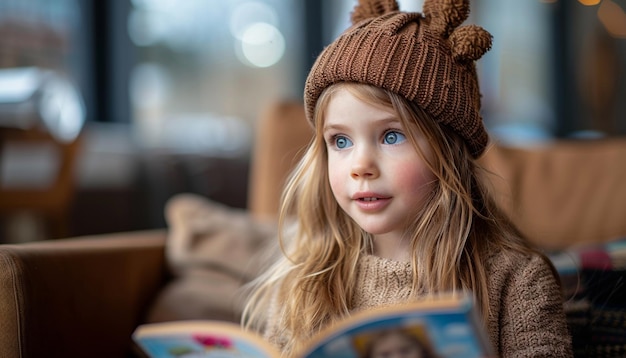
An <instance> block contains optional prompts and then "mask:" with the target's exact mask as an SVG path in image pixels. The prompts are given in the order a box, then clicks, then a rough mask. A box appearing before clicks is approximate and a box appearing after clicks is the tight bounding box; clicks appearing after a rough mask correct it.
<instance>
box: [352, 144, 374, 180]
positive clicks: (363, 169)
mask: <svg viewBox="0 0 626 358" xmlns="http://www.w3.org/2000/svg"><path fill="white" fill-rule="evenodd" d="M350 175H351V176H352V178H354V179H359V178H360V179H374V178H377V177H378V175H379V169H378V165H377V164H376V159H375V157H374V156H373V155H372V153H370V152H369V151H367V150H358V151H355V153H354V160H353V161H352V168H351V170H350Z"/></svg>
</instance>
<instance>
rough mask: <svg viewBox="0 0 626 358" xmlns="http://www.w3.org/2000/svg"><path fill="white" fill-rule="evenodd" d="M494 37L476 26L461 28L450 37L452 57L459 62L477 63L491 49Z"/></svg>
mask: <svg viewBox="0 0 626 358" xmlns="http://www.w3.org/2000/svg"><path fill="white" fill-rule="evenodd" d="M492 38H493V37H492V36H491V34H490V33H489V32H487V30H485V29H483V28H482V27H480V26H476V25H467V26H462V27H459V28H458V29H456V30H454V31H453V32H452V34H451V35H450V38H449V40H450V46H451V48H452V57H453V58H454V59H455V60H456V61H457V62H468V61H476V60H478V59H479V58H481V57H482V56H483V55H484V54H485V52H487V51H489V49H491V40H492Z"/></svg>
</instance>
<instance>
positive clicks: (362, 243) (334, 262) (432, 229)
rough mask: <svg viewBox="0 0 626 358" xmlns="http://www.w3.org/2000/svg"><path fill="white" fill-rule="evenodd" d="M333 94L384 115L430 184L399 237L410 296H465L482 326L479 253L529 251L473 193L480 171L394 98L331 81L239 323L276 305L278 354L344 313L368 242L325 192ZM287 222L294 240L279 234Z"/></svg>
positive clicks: (447, 135) (484, 196)
mask: <svg viewBox="0 0 626 358" xmlns="http://www.w3.org/2000/svg"><path fill="white" fill-rule="evenodd" d="M339 89H347V90H349V91H350V92H351V93H352V94H353V95H355V96H357V98H359V99H361V100H363V101H366V102H367V103H371V104H373V105H375V106H383V107H386V108H393V110H394V111H395V112H396V113H397V114H398V117H399V119H400V120H401V122H402V125H403V127H404V128H405V130H406V131H407V133H408V134H409V135H408V136H407V138H409V140H411V142H412V144H413V146H414V147H415V149H416V150H417V151H418V153H420V155H421V156H422V158H424V160H426V161H427V165H428V166H429V167H430V169H431V170H432V172H433V173H434V174H435V176H436V178H437V183H436V184H435V185H433V191H432V192H431V195H430V196H429V197H428V198H427V200H426V204H425V205H424V208H423V210H422V211H421V212H420V214H419V215H418V217H416V218H414V230H413V231H412V232H410V233H407V235H409V237H410V238H411V248H412V255H411V261H412V267H413V283H412V292H413V294H414V295H415V297H418V296H424V295H435V294H437V293H442V292H451V291H452V292H454V291H461V290H463V291H465V290H469V291H471V292H473V294H474V295H475V297H476V300H477V302H478V303H479V307H480V309H481V312H482V315H483V317H484V319H485V322H486V319H487V316H488V314H489V302H488V292H487V291H488V287H487V282H488V278H487V272H486V267H485V262H487V258H488V257H487V256H488V255H489V252H492V250H493V249H496V250H497V249H504V251H507V252H508V251H511V250H512V251H513V252H523V253H529V252H531V251H532V252H534V251H533V250H532V249H531V248H530V247H529V246H528V245H527V244H526V242H525V241H524V240H523V238H522V236H521V234H520V233H519V232H518V230H517V229H516V228H515V227H514V225H513V224H512V223H511V221H510V220H509V219H508V218H507V217H506V216H505V215H504V214H503V213H502V211H501V210H500V209H498V208H497V206H496V205H495V203H494V201H493V200H492V198H491V196H490V194H489V193H488V192H487V190H486V188H485V186H484V185H483V180H482V179H481V176H482V175H483V172H482V170H481V169H480V167H479V166H478V165H477V163H476V161H475V160H474V159H473V158H472V156H471V154H470V152H469V151H468V149H467V148H466V146H465V144H464V143H463V141H462V139H460V137H458V136H457V135H456V134H455V133H454V132H452V131H451V130H449V129H448V128H446V127H445V126H443V125H440V124H438V123H436V122H435V121H434V120H433V119H432V118H431V117H430V116H428V115H427V114H426V113H424V112H423V111H422V110H421V109H420V108H419V107H418V106H417V105H415V104H414V103H412V102H409V101H407V100H405V99H404V98H402V97H401V96H398V95H396V94H394V93H391V92H388V91H385V90H382V89H379V88H376V87H372V86H369V85H363V84H354V83H339V84H335V85H333V86H330V87H329V88H327V89H326V90H325V92H324V93H323V94H322V95H321V96H320V98H319V100H318V102H317V106H316V110H315V128H316V130H315V131H316V133H315V136H314V138H313V139H312V141H311V143H310V144H309V146H308V149H307V151H306V153H305V154H304V156H303V158H302V160H301V161H300V162H299V164H298V165H297V167H296V168H295V169H294V171H293V172H292V174H291V176H290V178H289V180H288V182H287V184H286V187H285V189H284V192H283V197H282V205H281V209H280V213H279V226H280V228H281V230H279V231H280V232H281V233H282V234H281V235H279V242H280V243H281V248H282V251H283V253H284V257H283V258H282V259H280V260H279V261H278V262H277V263H276V264H275V265H274V266H272V268H271V269H270V270H268V271H267V272H266V273H265V274H264V275H262V276H261V277H259V278H258V279H257V280H256V281H255V282H254V283H253V286H254V291H253V294H252V295H251V297H250V299H249V301H248V304H247V306H246V309H245V310H244V317H243V320H244V323H245V325H246V326H247V327H257V328H258V327H259V326H262V324H263V322H264V320H265V319H266V318H267V317H266V315H267V310H268V307H270V303H271V302H272V301H274V302H280V312H277V313H278V314H279V316H278V317H279V322H280V326H279V329H280V330H283V332H279V335H282V336H285V337H288V340H287V342H285V344H286V346H285V350H286V351H291V352H293V351H297V350H298V349H299V348H301V345H302V343H303V342H304V341H305V340H306V339H307V338H309V337H310V336H311V335H312V334H314V333H315V332H317V331H319V330H320V329H321V328H323V327H324V326H326V325H327V324H329V323H332V322H335V321H337V320H340V319H341V318H344V317H346V316H347V315H349V313H350V310H351V307H350V302H352V298H353V295H354V292H355V287H354V282H355V279H356V269H355V268H356V266H357V261H358V260H359V257H360V256H361V255H363V254H367V253H371V252H372V237H371V235H370V234H368V233H366V232H365V231H363V230H362V229H361V228H360V227H359V226H358V225H357V224H356V223H355V222H354V221H353V220H352V219H351V218H350V217H349V216H348V215H347V214H345V213H344V212H343V211H342V210H341V208H340V207H339V205H338V203H337V202H336V200H335V198H334V197H333V194H332V192H331V189H330V183H329V179H328V162H327V152H326V145H325V142H324V138H323V135H322V130H323V129H322V128H323V121H324V109H325V108H326V106H327V104H328V103H329V101H330V100H331V99H332V98H333V95H334V93H336V92H337V91H338V90H339ZM418 136H421V137H422V138H425V139H426V140H427V141H428V143H430V146H431V150H432V153H433V155H432V156H431V158H434V160H432V161H428V157H427V156H425V155H423V154H422V152H421V151H420V148H419V146H418V145H417V139H416V138H418ZM294 217H295V218H296V223H297V224H296V225H295V227H294V230H293V231H294V232H291V233H290V234H285V232H287V231H289V230H287V229H286V228H287V227H288V223H289V222H290V220H292V219H293V218H294Z"/></svg>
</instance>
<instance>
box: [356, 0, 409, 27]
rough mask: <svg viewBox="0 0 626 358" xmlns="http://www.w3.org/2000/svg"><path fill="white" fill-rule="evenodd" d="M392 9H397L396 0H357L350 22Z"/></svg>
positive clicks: (378, 14)
mask: <svg viewBox="0 0 626 358" xmlns="http://www.w3.org/2000/svg"><path fill="white" fill-rule="evenodd" d="M392 11H398V3H397V2H396V0H359V2H358V4H357V5H356V6H355V7H354V11H352V16H351V18H352V24H356V23H357V22H359V21H361V20H365V19H369V18H373V17H378V16H380V15H383V14H386V13H388V12H392Z"/></svg>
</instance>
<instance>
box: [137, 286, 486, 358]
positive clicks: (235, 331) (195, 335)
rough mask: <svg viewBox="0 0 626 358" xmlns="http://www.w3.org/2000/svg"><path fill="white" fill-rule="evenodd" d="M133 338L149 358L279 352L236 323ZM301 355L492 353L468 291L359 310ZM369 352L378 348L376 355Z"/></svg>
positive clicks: (183, 325) (157, 327) (167, 326)
mask: <svg viewBox="0 0 626 358" xmlns="http://www.w3.org/2000/svg"><path fill="white" fill-rule="evenodd" d="M133 340H134V341H135V343H136V344H137V345H138V346H139V347H140V349H141V350H142V351H143V352H144V353H145V354H146V356H148V357H151V358H166V357H177V358H183V357H184V358H191V357H223V358H229V357H268V358H269V357H278V356H280V353H279V352H278V351H277V350H276V348H274V347H272V346H271V345H270V344H269V343H267V342H266V341H264V340H263V339H262V338H261V337H260V336H258V335H256V334H255V333H251V332H246V331H243V330H242V329H241V328H240V326H239V325H237V324H234V323H228V322H219V321H178V322H164V323H152V324H144V325H141V326H139V327H138V328H137V329H136V330H135V332H134V333H133ZM308 347H309V348H308V349H307V350H305V353H304V354H303V355H302V357H303V358H305V357H306V358H313V357H355V358H356V357H378V356H380V357H385V356H395V355H394V354H393V353H398V352H402V353H404V354H411V353H415V355H404V356H412V357H455V358H466V357H467V358H471V357H492V356H494V354H493V351H492V349H491V346H490V343H489V339H488V337H487V335H486V332H485V329H484V326H483V323H482V321H481V319H480V317H479V316H478V315H477V312H476V309H475V306H474V303H473V300H472V299H471V298H470V297H469V296H461V297H459V296H457V297H456V298H454V297H445V298H441V299H432V300H427V301H419V302H414V303H409V304H403V305H398V306H391V307H384V308H378V309H375V310H369V311H362V312H359V313H357V314H355V315H353V316H351V317H350V318H348V319H346V320H344V321H343V322H341V323H339V324H337V325H334V326H331V327H328V328H327V329H325V330H323V331H322V332H320V333H319V334H317V335H315V336H314V337H313V338H312V339H311V342H310V344H309V345H308ZM373 353H380V354H379V355H377V354H373Z"/></svg>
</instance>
